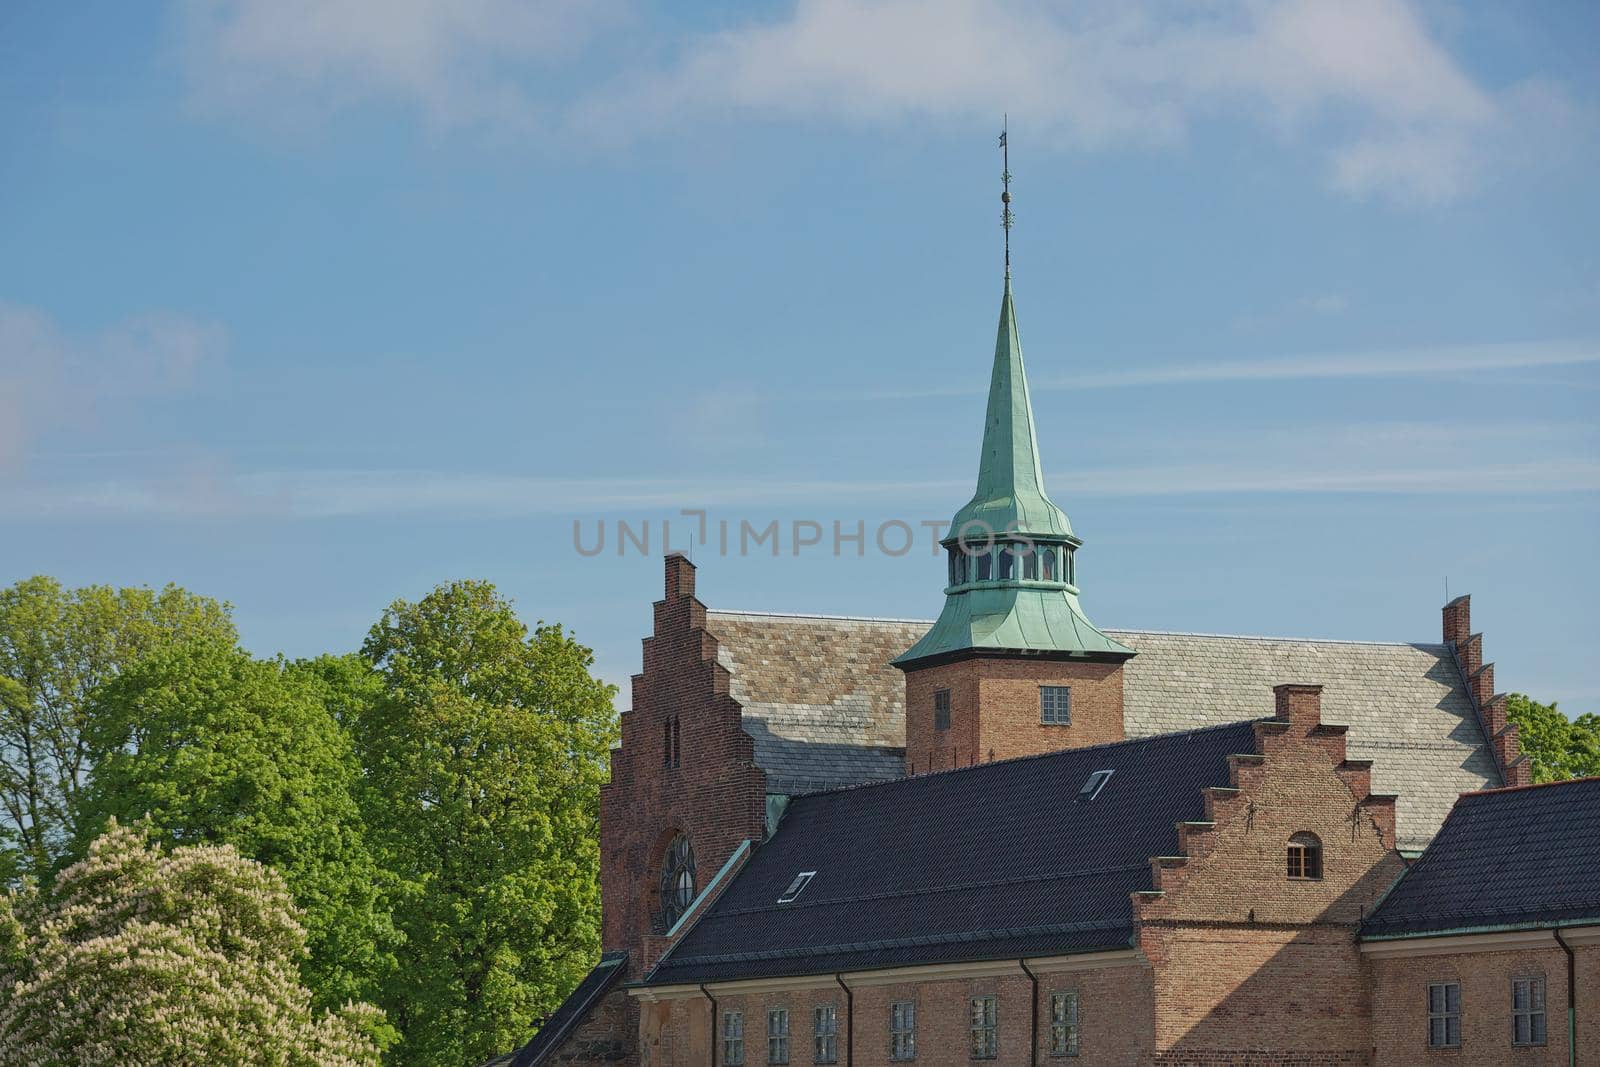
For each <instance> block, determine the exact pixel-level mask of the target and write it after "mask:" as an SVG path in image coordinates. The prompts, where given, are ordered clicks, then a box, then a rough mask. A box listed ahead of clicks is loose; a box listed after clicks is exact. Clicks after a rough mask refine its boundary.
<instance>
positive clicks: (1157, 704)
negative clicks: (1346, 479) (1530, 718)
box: [1108, 630, 1500, 849]
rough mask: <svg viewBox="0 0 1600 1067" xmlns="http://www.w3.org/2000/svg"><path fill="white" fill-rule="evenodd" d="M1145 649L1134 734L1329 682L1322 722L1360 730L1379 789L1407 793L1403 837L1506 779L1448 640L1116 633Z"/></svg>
mask: <svg viewBox="0 0 1600 1067" xmlns="http://www.w3.org/2000/svg"><path fill="white" fill-rule="evenodd" d="M1108 632H1109V633H1111V634H1112V635H1113V636H1115V637H1117V638H1118V639H1119V640H1121V641H1123V642H1124V643H1126V644H1128V645H1130V646H1131V647H1133V648H1135V649H1137V650H1138V652H1139V654H1138V655H1137V656H1135V657H1134V658H1133V659H1131V660H1129V661H1128V663H1127V665H1126V666H1125V667H1124V668H1123V675H1124V681H1123V689H1124V692H1123V727H1124V729H1125V730H1126V731H1127V732H1128V734H1130V735H1143V734H1154V733H1163V732H1165V731H1168V730H1184V729H1188V728H1190V727H1194V726H1202V725H1205V724H1207V723H1217V722H1228V721H1230V720H1236V719H1245V718H1255V717H1259V716H1260V715H1262V714H1264V712H1263V709H1268V710H1270V707H1271V701H1272V686H1274V685H1277V684H1280V683H1284V682H1308V683H1316V684H1320V685H1321V686H1322V687H1323V690H1322V721H1323V722H1326V723H1330V724H1337V725H1342V726H1348V727H1350V732H1349V734H1348V735H1346V737H1347V740H1348V743H1349V755H1350V758H1351V759H1370V760H1372V789H1373V791H1374V792H1377V793H1397V794H1399V800H1398V801H1397V802H1396V804H1395V821H1396V825H1397V830H1398V833H1397V836H1398V844H1399V846H1400V847H1401V848H1403V849H1420V848H1422V847H1423V846H1425V845H1426V844H1427V843H1428V840H1429V839H1430V838H1431V837H1432V836H1433V834H1434V832H1435V831H1437V830H1438V828H1439V826H1440V825H1441V824H1442V823H1443V822H1444V819H1445V816H1446V815H1448V814H1449V813H1450V806H1451V805H1452V804H1454V803H1455V799H1456V797H1458V796H1459V795H1461V794H1462V793H1465V792H1469V791H1471V790H1475V789H1485V788H1490V787H1494V786H1498V785H1499V784H1500V774H1499V771H1498V770H1497V769H1496V767H1495V763H1494V757H1493V756H1492V755H1491V754H1490V753H1489V751H1488V748H1487V746H1486V745H1485V744H1484V738H1483V731H1482V729H1481V728H1480V727H1479V725H1478V720H1477V716H1476V715H1475V714H1474V712H1473V710H1472V702H1471V700H1470V699H1469V698H1468V696H1467V691H1466V688H1465V686H1464V685H1463V684H1462V681H1461V674H1460V672H1459V671H1458V670H1457V669H1456V665H1455V660H1454V659H1453V658H1452V657H1451V655H1450V650H1449V649H1448V648H1446V647H1445V646H1444V645H1402V644H1377V643H1371V644H1369V643H1366V642H1358V641H1302V640H1289V639H1281V638H1269V637H1221V636H1213V635H1207V634H1172V633H1159V632H1151V631H1138V630H1112V631H1108Z"/></svg>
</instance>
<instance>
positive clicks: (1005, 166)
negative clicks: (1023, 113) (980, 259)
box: [1000, 115, 1012, 278]
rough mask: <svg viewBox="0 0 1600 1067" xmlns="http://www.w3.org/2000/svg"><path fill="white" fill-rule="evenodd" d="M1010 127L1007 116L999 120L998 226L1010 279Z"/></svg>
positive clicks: (1007, 273) (1007, 275) (1007, 274)
mask: <svg viewBox="0 0 1600 1067" xmlns="http://www.w3.org/2000/svg"><path fill="white" fill-rule="evenodd" d="M1008 126H1010V118H1009V116H1005V115H1002V116H1001V118H1000V168H1001V169H1000V183H1001V185H1002V186H1003V191H1002V192H1001V193H1000V203H1001V205H1002V206H1001V209H1000V225H1001V226H1002V227H1004V228H1005V231H1006V277H1007V278H1009V277H1011V218H1012V217H1011V149H1010V148H1009V147H1008V146H1007V145H1006V129H1007V127H1008Z"/></svg>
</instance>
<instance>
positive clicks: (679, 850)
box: [661, 834, 694, 932]
mask: <svg viewBox="0 0 1600 1067" xmlns="http://www.w3.org/2000/svg"><path fill="white" fill-rule="evenodd" d="M692 903H694V849H692V848H690V847H689V839H688V838H687V837H685V836H684V835H682V834H679V835H678V836H677V837H674V838H673V839H672V843H671V844H670V845H668V846H667V854H666V856H665V857H664V858H663V859H662V861H661V929H662V932H666V931H667V930H670V929H672V927H673V924H674V923H676V922H677V921H678V920H679V919H681V918H683V913H684V912H686V911H688V910H689V905H690V904H692Z"/></svg>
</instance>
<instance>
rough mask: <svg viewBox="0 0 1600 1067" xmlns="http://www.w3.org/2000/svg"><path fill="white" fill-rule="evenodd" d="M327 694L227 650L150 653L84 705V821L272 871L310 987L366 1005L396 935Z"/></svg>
mask: <svg viewBox="0 0 1600 1067" xmlns="http://www.w3.org/2000/svg"><path fill="white" fill-rule="evenodd" d="M369 673H370V671H369ZM323 696H324V691H323V689H322V688H321V686H320V683H319V681H318V680H317V679H316V678H314V677H313V676H311V675H309V674H308V673H306V672H305V671H303V670H300V669H295V668H289V667H286V666H285V665H284V664H282V663H280V662H276V661H262V660H256V659H253V658H251V656H250V655H249V654H248V653H246V652H244V651H243V650H241V649H239V648H237V647H235V646H234V645H232V644H231V643H225V642H222V641H217V640H194V641H186V642H181V643H177V644H173V645H171V646H169V647H166V648H163V649H159V650H157V651H155V652H152V653H151V654H150V655H148V656H146V657H145V658H144V659H143V660H141V661H139V662H138V663H136V664H134V665H132V666H130V667H128V668H127V669H126V670H124V671H123V672H122V674H121V675H119V676H118V677H117V678H115V679H113V680H112V681H110V682H107V683H106V684H105V685H103V686H101V687H100V688H99V689H97V690H96V691H95V693H94V695H93V697H92V698H91V700H90V712H91V713H90V716H89V721H90V723H91V728H90V730H89V734H88V739H89V742H90V750H91V754H92V755H93V756H94V759H95V772H94V777H93V780H92V782H91V785H90V787H89V789H88V790H87V791H86V792H85V793H84V796H83V805H82V808H83V812H82V823H83V825H84V832H85V836H86V837H87V836H88V835H90V834H92V833H94V832H96V831H97V830H98V829H99V828H100V827H102V826H104V825H105V824H106V823H107V822H108V821H111V820H116V819H120V820H121V821H123V822H130V821H133V820H135V819H148V820H149V824H150V826H151V827H152V830H153V832H155V833H156V834H158V835H159V836H160V837H162V838H164V839H166V840H168V841H171V842H173V843H174V844H198V843H208V844H229V845H233V846H234V847H235V848H237V849H238V850H239V851H240V852H242V853H243V854H244V855H246V856H248V857H250V858H252V859H255V860H259V861H260V862H262V863H265V864H267V865H269V866H271V867H273V868H275V869H277V870H278V871H279V872H281V873H282V875H283V877H284V880H285V881H286V882H287V884H288V886H289V889H290V890H291V891H292V892H293V893H294V898H295V901H296V903H297V904H298V905H299V907H300V908H301V910H302V912H303V915H304V922H305V925H306V929H307V933H308V936H309V945H310V954H309V957H308V958H307V960H306V961H305V965H304V968H303V973H304V976H305V980H306V983H307V984H308V985H309V986H310V987H311V988H312V990H313V991H314V992H315V993H316V995H317V1002H318V1004H319V1005H324V1006H326V1005H332V1004H338V1003H341V1002H343V1001H345V1000H347V999H352V998H355V999H361V998H368V997H371V996H373V995H374V993H375V992H376V989H377V986H378V984H379V983H380V982H381V981H382V980H384V979H385V978H386V977H387V976H388V974H389V971H390V969H391V968H392V966H393V957H392V951H393V948H394V942H395V941H396V939H397V938H396V935H395V932H394V928H393V926H392V924H391V923H390V921H389V918H388V913H387V908H388V902H387V900H385V899H384V896H383V894H382V892H381V889H382V886H383V885H384V881H385V880H384V878H383V877H382V876H381V874H380V871H379V869H378V867H377V865H376V863H375V862H374V860H373V858H372V855H371V853H370V852H369V850H368V848H367V845H366V835H365V829H364V827H363V825H362V819H361V813H360V810H359V808H358V806H357V804H356V800H355V796H354V790H355V788H356V785H357V780H358V778H359V774H360V772H359V768H358V766H357V764H356V761H355V755H354V752H353V751H352V749H351V746H350V740H349V737H348V735H347V734H346V733H345V731H344V730H343V729H342V728H341V727H340V726H339V724H338V723H337V722H335V721H334V719H333V716H332V715H330V714H329V712H328V709H327V708H326V707H325V706H324V704H323ZM86 843H87V842H86V841H85V844H86Z"/></svg>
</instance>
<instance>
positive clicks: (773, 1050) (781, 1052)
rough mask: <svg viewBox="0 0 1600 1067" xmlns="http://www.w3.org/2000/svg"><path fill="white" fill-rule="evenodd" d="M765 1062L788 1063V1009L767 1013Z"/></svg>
mask: <svg viewBox="0 0 1600 1067" xmlns="http://www.w3.org/2000/svg"><path fill="white" fill-rule="evenodd" d="M767 1062H768V1063H788V1062H789V1009H787V1008H773V1009H772V1010H771V1011H769V1012H767Z"/></svg>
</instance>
